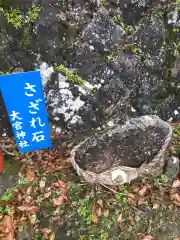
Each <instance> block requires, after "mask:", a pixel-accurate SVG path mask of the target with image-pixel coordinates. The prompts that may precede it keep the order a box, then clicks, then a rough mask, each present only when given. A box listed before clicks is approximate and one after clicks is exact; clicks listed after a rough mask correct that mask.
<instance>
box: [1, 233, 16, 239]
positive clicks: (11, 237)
mask: <svg viewBox="0 0 180 240" xmlns="http://www.w3.org/2000/svg"><path fill="white" fill-rule="evenodd" d="M2 240H15V238H14V234H13V233H9V234H8V235H6V237H5V238H3V239H2Z"/></svg>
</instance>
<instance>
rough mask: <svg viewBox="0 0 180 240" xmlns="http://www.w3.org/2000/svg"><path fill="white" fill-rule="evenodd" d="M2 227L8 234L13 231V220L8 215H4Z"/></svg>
mask: <svg viewBox="0 0 180 240" xmlns="http://www.w3.org/2000/svg"><path fill="white" fill-rule="evenodd" d="M3 226H4V227H5V228H7V229H8V232H12V231H13V219H12V217H11V216H9V215H5V216H4V218H3Z"/></svg>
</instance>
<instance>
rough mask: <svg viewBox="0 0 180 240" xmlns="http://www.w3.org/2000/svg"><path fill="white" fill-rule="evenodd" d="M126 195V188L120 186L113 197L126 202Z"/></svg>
mask: <svg viewBox="0 0 180 240" xmlns="http://www.w3.org/2000/svg"><path fill="white" fill-rule="evenodd" d="M127 195H128V190H127V189H126V188H125V187H121V188H120V189H119V191H118V193H116V195H115V197H116V199H117V200H118V201H120V202H121V203H127Z"/></svg>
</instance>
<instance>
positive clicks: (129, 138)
mask: <svg viewBox="0 0 180 240" xmlns="http://www.w3.org/2000/svg"><path fill="white" fill-rule="evenodd" d="M171 137H172V127H171V126H170V125H169V124H168V123H166V122H164V121H163V120H161V119H160V118H159V117H158V116H155V115H150V116H142V117H139V118H132V119H131V120H129V121H127V122H126V123H125V124H124V125H122V126H120V125H115V126H113V127H112V129H108V130H107V131H106V132H105V133H103V134H102V135H100V136H99V137H96V136H93V137H90V138H87V139H86V140H85V141H83V142H81V143H80V144H78V145H77V146H75V147H74V148H73V149H72V151H71V162H72V165H73V167H74V169H75V170H76V172H77V174H78V175H79V176H81V177H83V178H84V180H85V181H87V182H89V183H95V184H102V185H121V184H124V183H130V182H131V181H132V180H133V179H136V178H137V177H142V176H147V175H148V174H153V175H154V174H155V175H158V174H161V173H162V171H163V167H164V164H165V155H164V153H165V150H166V148H167V146H168V144H169V142H170V140H171Z"/></svg>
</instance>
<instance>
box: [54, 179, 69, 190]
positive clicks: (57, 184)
mask: <svg viewBox="0 0 180 240" xmlns="http://www.w3.org/2000/svg"><path fill="white" fill-rule="evenodd" d="M67 185H68V184H67V183H65V182H63V181H61V180H58V181H57V182H55V183H54V186H55V187H57V188H62V189H66V188H67Z"/></svg>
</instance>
